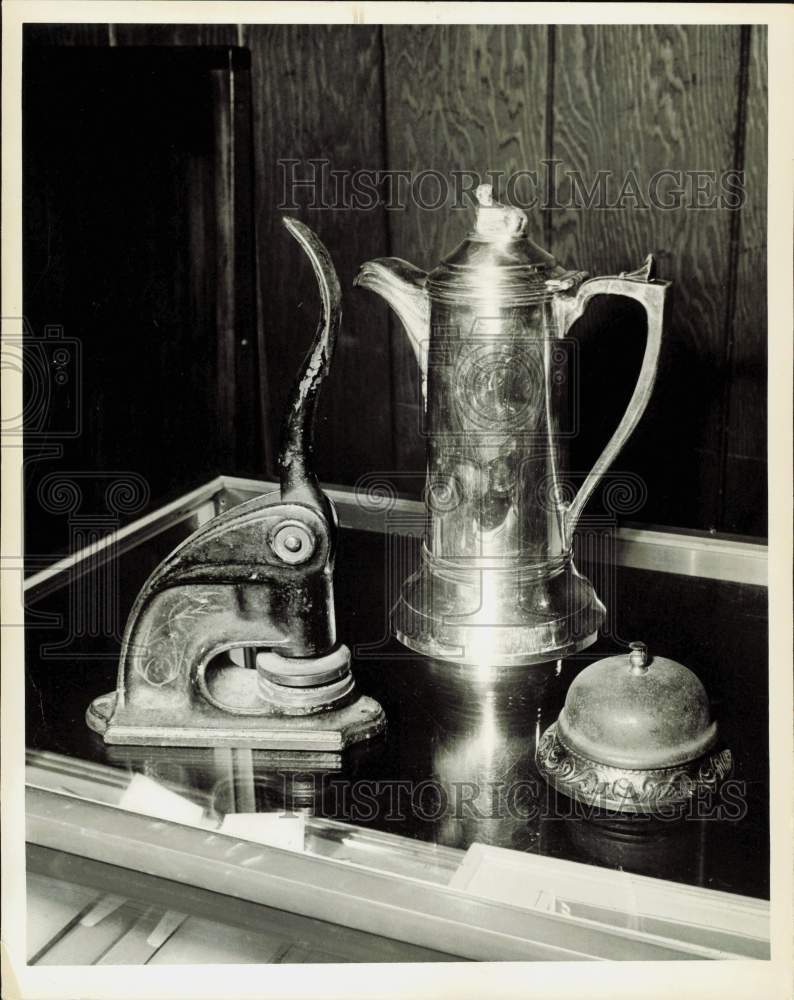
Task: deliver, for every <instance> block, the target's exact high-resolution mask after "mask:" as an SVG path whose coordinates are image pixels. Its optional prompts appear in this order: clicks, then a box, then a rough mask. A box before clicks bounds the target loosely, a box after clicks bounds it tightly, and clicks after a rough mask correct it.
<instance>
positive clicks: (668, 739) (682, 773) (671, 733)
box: [537, 642, 732, 814]
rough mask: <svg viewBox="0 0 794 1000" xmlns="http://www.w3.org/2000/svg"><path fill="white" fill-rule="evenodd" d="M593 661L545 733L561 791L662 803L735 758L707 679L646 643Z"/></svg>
mask: <svg viewBox="0 0 794 1000" xmlns="http://www.w3.org/2000/svg"><path fill="white" fill-rule="evenodd" d="M629 648H630V652H629V653H628V654H623V655H620V656H610V657H607V658H605V659H603V660H598V661H597V662H595V663H592V664H590V666H589V667H587V668H586V669H585V670H583V671H582V673H581V674H579V676H578V677H577V678H576V679H575V680H574V681H573V683H572V684H571V686H570V688H569V690H568V694H567V696H566V699H565V705H564V707H563V709H562V711H561V712H560V715H559V718H558V719H557V721H556V722H555V723H553V724H552V725H551V726H549V728H548V729H547V730H546V731H545V732H544V734H543V736H542V737H541V739H540V742H539V743H538V750H537V765H538V769H539V770H540V772H541V774H543V776H544V777H545V778H546V780H547V781H548V782H549V783H550V784H551V785H552V786H553V787H554V788H556V789H557V790H558V791H560V792H562V793H563V794H565V795H568V796H570V797H571V798H573V799H576V800H578V801H579V802H584V803H586V804H587V805H591V806H597V807H599V808H602V809H608V810H614V811H616V812H630V813H650V814H653V813H665V812H666V811H667V810H668V809H669V808H670V807H672V806H680V805H683V804H684V803H686V802H687V800H689V799H690V798H692V797H693V796H694V795H695V794H696V793H697V792H698V790H700V789H711V790H714V791H716V789H717V788H718V787H719V785H720V784H721V782H722V781H723V780H724V778H726V777H727V776H728V774H729V773H730V771H731V767H732V760H731V752H730V750H727V749H725V748H722V747H720V745H719V743H718V733H717V723H716V721H714V719H712V717H711V711H710V707H709V700H708V696H707V695H706V691H705V688H704V687H703V685H702V684H701V682H700V680H699V679H698V678H697V677H696V676H695V675H694V674H693V673H692V671H691V670H689V669H688V668H687V667H685V666H683V664H681V663H677V662H676V661H675V660H669V659H666V658H664V657H661V656H652V655H651V654H650V653H649V651H648V649H647V647H646V646H645V644H644V643H641V642H632V643H631V644H630V647H629Z"/></svg>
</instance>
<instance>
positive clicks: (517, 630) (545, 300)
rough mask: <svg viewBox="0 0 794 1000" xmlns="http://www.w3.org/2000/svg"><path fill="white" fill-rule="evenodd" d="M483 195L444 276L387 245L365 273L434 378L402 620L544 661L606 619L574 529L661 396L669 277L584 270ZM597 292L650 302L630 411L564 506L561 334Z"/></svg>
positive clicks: (428, 393) (465, 649) (435, 647)
mask: <svg viewBox="0 0 794 1000" xmlns="http://www.w3.org/2000/svg"><path fill="white" fill-rule="evenodd" d="M477 197H478V200H479V207H478V209H477V219H476V222H475V227H474V231H473V232H472V233H470V234H469V236H468V237H467V238H466V239H465V240H464V241H463V243H461V244H460V245H459V246H458V247H457V249H455V250H454V251H453V252H452V253H451V254H450V255H449V256H448V257H446V258H445V259H444V260H443V261H442V262H441V264H439V266H438V267H437V268H435V270H433V271H431V272H430V274H425V273H424V272H423V271H420V270H419V269H418V268H416V267H414V266H413V265H411V264H408V263H406V262H405V261H403V260H399V259H397V258H394V257H387V258H383V259H381V260H374V261H370V262H369V263H367V264H364V265H363V267H362V268H361V271H360V272H359V275H358V277H357V279H356V282H357V284H359V285H362V286H364V287H365V288H370V289H372V290H373V291H375V292H378V293H379V294H380V295H382V296H383V298H385V299H386V301H387V302H389V303H390V305H391V306H392V308H393V309H394V311H395V312H396V313H397V315H398V316H399V318H400V319H401V320H402V322H403V325H404V326H405V329H406V331H407V333H408V336H409V338H410V341H411V345H412V347H413V349H414V352H415V354H416V358H417V360H418V362H419V365H420V368H421V370H422V377H423V391H424V397H425V412H426V426H427V433H428V445H427V476H428V481H427V487H426V499H427V505H428V509H429V528H428V533H427V537H426V540H425V544H424V546H423V548H422V563H421V567H420V569H419V570H418V572H416V573H415V574H414V575H413V576H411V577H409V578H408V579H407V580H406V581H405V583H404V584H403V589H402V595H401V597H400V600H399V601H398V603H397V605H396V606H395V608H394V611H393V616H392V624H393V627H394V630H395V632H396V634H397V636H398V638H399V639H400V640H401V641H402V642H403V643H405V645H407V646H408V647H410V648H411V649H414V650H416V651H417V652H420V653H423V654H425V655H429V656H433V657H439V658H442V659H446V660H457V661H459V662H462V663H483V662H490V663H499V664H526V663H535V662H541V661H544V660H553V659H555V658H556V657H559V656H563V655H566V654H569V653H572V652H575V651H576V650H579V649H583V648H584V647H586V646H588V645H590V643H592V642H593V641H594V639H595V637H596V634H597V631H598V628H599V626H600V624H601V622H602V620H603V616H604V607H603V605H602V604H601V602H600V601H599V599H598V597H597V596H596V594H595V591H594V590H593V587H592V586H591V584H590V582H589V581H588V580H587V579H585V578H584V577H582V576H581V575H580V574H579V573H578V572H577V570H576V568H575V567H574V565H573V561H572V558H571V548H572V542H573V533H574V529H575V527H576V522H577V520H578V517H579V515H580V513H581V511H582V508H583V507H584V505H585V504H586V503H587V500H588V498H589V497H590V495H591V493H592V492H593V489H594V488H595V485H596V483H597V482H598V480H599V479H600V477H601V476H602V475H603V473H604V472H605V471H606V470H607V468H608V467H609V466H610V464H611V463H612V461H613V460H614V458H615V456H616V455H617V453H618V452H619V451H620V449H621V447H622V446H623V444H624V443H625V442H626V440H627V438H628V437H629V435H630V434H631V432H632V431H633V429H634V427H635V425H636V424H637V421H638V420H639V419H640V417H641V415H642V413H643V411H644V410H645V407H646V405H647V403H648V399H649V397H650V394H651V389H652V387H653V382H654V377H655V374H656V366H657V360H658V356H659V347H660V341H661V333H662V315H663V306H664V298H665V294H666V291H667V288H668V283H667V282H662V281H655V280H652V275H651V272H652V267H653V260H652V258H651V257H649V258H648V259H647V261H646V263H645V266H644V267H643V268H642V269H640V270H639V271H637V272H634V273H632V274H621V275H620V276H619V277H603V278H593V279H591V280H589V281H584V282H582V279H583V278H584V277H585V274H584V273H583V272H579V271H565V270H563V269H562V268H561V267H560V266H559V265H558V264H557V262H556V261H555V259H554V258H553V257H552V256H551V255H550V254H548V253H546V252H545V251H544V250H541V249H540V247H538V246H536V245H535V244H534V243H533V242H532V241H531V240H529V239H528V238H527V236H526V234H525V228H526V224H527V218H526V215H525V214H524V213H523V212H522V211H520V210H519V209H515V208H510V207H506V206H502V205H498V204H496V203H494V202H493V201H492V198H491V189H490V187H489V186H488V185H483V186H481V187H480V188H478V189H477ZM596 295H622V296H626V297H628V298H631V299H636V300H637V301H638V302H640V303H641V304H642V305H643V306H644V307H645V310H646V312H647V315H648V336H647V343H646V347H645V355H644V358H643V362H642V368H641V371H640V376H639V379H638V381H637V385H636V387H635V389H634V394H633V395H632V397H631V400H630V402H629V405H628V408H627V410H626V412H625V414H624V416H623V419H622V420H621V422H620V424H619V426H618V428H617V430H616V431H615V433H614V435H613V436H612V439H611V440H610V441H609V443H608V444H607V446H606V448H605V449H604V451H603V453H602V454H601V456H600V457H599V459H598V460H597V462H596V463H595V465H594V466H593V468H592V470H591V471H590V473H589V475H588V476H587V477H586V479H585V480H584V482H583V484H582V486H581V487H580V489H579V491H578V493H576V495H575V497H573V498H572V500H571V502H566V501H565V499H564V498H563V496H562V495H561V487H562V485H563V484H562V481H561V478H562V475H563V474H564V472H565V470H564V469H561V468H560V465H561V447H560V445H561V443H562V442H563V440H564V438H565V436H566V430H565V429H564V428H561V427H560V426H559V424H560V416H561V413H560V402H561V400H560V398H559V392H560V388H559V382H560V380H561V377H562V378H564V375H562V376H561V373H560V371H559V368H560V366H561V365H562V364H563V363H564V356H565V351H564V350H563V349H562V347H564V340H563V338H565V336H566V334H567V333H568V331H569V329H570V327H571V325H572V324H573V322H574V321H575V320H576V319H577V318H578V317H579V316H581V315H582V313H583V311H584V309H585V307H586V305H587V304H588V302H589V301H590V299H591V298H592V297H593V296H596ZM561 345H562V347H561ZM574 431H575V428H574ZM570 433H571V431H567V434H568V435H570Z"/></svg>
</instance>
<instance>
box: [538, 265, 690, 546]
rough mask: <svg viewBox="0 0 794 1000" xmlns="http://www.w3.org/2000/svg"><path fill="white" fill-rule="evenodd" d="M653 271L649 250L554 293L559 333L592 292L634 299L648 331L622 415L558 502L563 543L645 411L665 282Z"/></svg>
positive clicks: (659, 336)
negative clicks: (632, 263) (634, 263)
mask: <svg viewBox="0 0 794 1000" xmlns="http://www.w3.org/2000/svg"><path fill="white" fill-rule="evenodd" d="M653 274H654V259H653V257H652V256H651V255H650V254H649V255H648V257H647V258H646V259H645V263H644V264H643V266H642V267H641V268H639V269H638V270H636V271H632V272H630V273H625V272H624V273H623V274H620V275H618V276H616V277H601V278H591V279H590V280H589V281H585V282H583V284H581V285H580V286H579V289H578V291H577V292H576V294H575V295H573V296H567V295H558V296H557V297H556V299H555V300H554V301H555V308H556V310H557V323H558V327H559V332H560V336H562V337H564V336H565V335H566V334H567V333H568V331H569V329H570V328H571V326H572V325H573V323H574V322H575V321H576V320H577V319H579V317H580V316H581V315H582V314H583V313H584V311H585V309H586V308H587V304H588V303H589V301H590V299H591V298H592V297H593V296H594V295H622V296H624V297H625V298H628V299H634V300H635V301H637V302H639V303H640V304H641V305H642V306H643V307H644V309H645V312H646V314H647V317H648V335H647V340H646V343H645V354H644V355H643V359H642V367H641V368H640V374H639V378H638V379H637V384H636V386H635V387H634V392H633V394H632V397H631V399H630V400H629V405H628V406H627V408H626V412H625V413H624V414H623V419H622V420H621V421H620V423H619V424H618V427H617V430H616V431H615V433H614V434H613V435H612V437H611V439H610V440H609V442H608V444H607V445H606V447H605V448H604V450H603V451H602V452H601V454H600V456H599V457H598V459H597V461H596V463H595V465H594V466H593V467H592V469H591V470H590V472H589V473H588V475H587V477H586V479H585V481H584V482H583V483H582V485H581V487H580V488H579V492H578V493H577V494H576V496H575V497H574V499H573V501H572V502H571V503H570V504H568V505H566V506H565V508H564V512H565V517H564V523H565V536H566V544H567V545H570V544H571V542H572V541H573V534H574V531H575V530H576V524H577V522H578V520H579V516H580V515H581V513H582V510H583V509H584V506H585V504H586V503H587V501H588V500H589V499H590V496H591V495H592V493H593V490H594V489H595V487H596V484H597V483H598V481H599V479H600V478H601V477H602V476H603V475H604V473H605V472H606V471H607V469H608V468H609V467H610V466H611V465H612V463H613V462H614V460H615V458H616V457H617V455H618V452H619V451H620V450H621V448H622V447H623V445H624V444H625V443H626V441H627V440H628V439H629V437H630V436H631V434H632V432H633V430H634V428H635V427H636V426H637V423H638V422H639V420H640V417H642V415H643V413H644V412H645V408H646V407H647V405H648V400H649V399H650V398H651V392H652V391H653V385H654V382H655V381H656V371H657V367H658V363H659V349H660V347H661V343H662V327H663V322H664V302H665V296H666V295H667V291H668V289H669V287H670V282H669V281H658V280H656V279H654V277H653Z"/></svg>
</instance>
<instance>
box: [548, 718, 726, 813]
mask: <svg viewBox="0 0 794 1000" xmlns="http://www.w3.org/2000/svg"><path fill="white" fill-rule="evenodd" d="M536 763H537V766H538V770H539V771H540V772H541V774H542V775H543V777H544V778H545V779H546V780H547V781H548V782H549V784H550V785H551V786H552V787H553V788H556V789H557V791H559V792H562V793H563V795H567V796H569V797H570V798H572V799H576V801H577V802H581V803H583V804H585V805H587V806H591V807H594V808H597V809H604V810H607V811H610V812H616V813H635V814H640V813H642V814H646V815H667V816H669V813H670V810H671V809H675V808H676V807H681V806H683V805H685V804H686V803H687V802H688V801H689V800H690V799H691V798H692V797H693V795H695V793H696V792H697V790H698V789H700V788H709V789H711V790H716V789H717V788H718V787H719V785H720V783H721V782H722V781H723V779H724V778H726V777H727V776H728V775H729V774H730V772H731V768H732V766H733V764H732V758H731V752H730V750H725V749H720V750H711V751H709V752H708V753H706V754H703V755H701V756H700V757H698V758H696V759H695V760H692V761H687V762H686V763H683V764H676V765H674V766H672V767H659V768H644V769H642V770H640V769H636V770H635V769H632V768H625V767H611V766H610V765H608V764H602V763H600V762H598V761H594V760H589V759H588V758H586V757H582V756H581V755H580V754H578V753H576V752H575V751H573V750H571V749H570V747H568V746H566V744H565V743H563V741H562V740H561V739H560V736H559V733H558V729H557V723H556V722H555V723H553V724H552V725H551V726H549V728H548V729H547V730H546V731H545V733H544V734H543V736H542V737H541V739H540V742H539V743H538V749H537V755H536Z"/></svg>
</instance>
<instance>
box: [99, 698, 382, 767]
mask: <svg viewBox="0 0 794 1000" xmlns="http://www.w3.org/2000/svg"><path fill="white" fill-rule="evenodd" d="M117 700H118V699H117V695H116V692H115V691H114V692H111V693H110V694H105V695H101V696H100V697H99V698H96V699H95V700H94V701H93V702H92V703H91V704H90V705H89V707H88V710H87V712H86V722H87V723H88V725H89V726H90V728H91V729H93V730H94V732H96V733H99V734H100V735H101V736H102V737H103V739H104V741H105V743H110V744H116V745H121V746H170V747H246V748H248V749H251V750H282V751H292V752H304V751H312V752H321V753H327V752H337V753H338V752H339V751H341V750H344V748H345V747H348V746H351V745H352V744H354V743H358V742H360V741H362V740H368V739H371V738H372V737H373V736H376V735H377V734H378V733H380V732H382V731H383V730H384V729H385V726H386V716H385V715H384V713H383V709H382V708H381V707H380V705H379V704H378V702H376V701H375V700H374V699H372V698H368V697H366V696H364V695H359V696H358V697H357V698H355V699H354V700H352V701H348V702H347V703H346V704H344V705H343V706H342V707H340V708H332V709H329V710H327V711H324V712H318V713H316V714H313V715H297V716H296V715H266V714H261V715H253V714H248V715H236V714H231V713H229V712H224V711H223V710H222V709H219V708H216V707H215V706H213V705H210V704H208V703H207V702H205V701H201V702H194V703H193V704H191V705H190V706H189V707H188V708H186V709H185V710H184V712H183V713H181V714H179V713H177V714H175V713H174V712H173V711H172V710H169V711H164V712H162V713H161V712H158V711H157V709H156V708H153V707H152V706H149V705H147V706H145V707H136V706H135V705H134V704H127V705H123V706H118V705H117Z"/></svg>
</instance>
